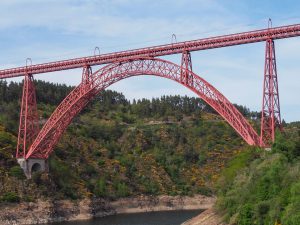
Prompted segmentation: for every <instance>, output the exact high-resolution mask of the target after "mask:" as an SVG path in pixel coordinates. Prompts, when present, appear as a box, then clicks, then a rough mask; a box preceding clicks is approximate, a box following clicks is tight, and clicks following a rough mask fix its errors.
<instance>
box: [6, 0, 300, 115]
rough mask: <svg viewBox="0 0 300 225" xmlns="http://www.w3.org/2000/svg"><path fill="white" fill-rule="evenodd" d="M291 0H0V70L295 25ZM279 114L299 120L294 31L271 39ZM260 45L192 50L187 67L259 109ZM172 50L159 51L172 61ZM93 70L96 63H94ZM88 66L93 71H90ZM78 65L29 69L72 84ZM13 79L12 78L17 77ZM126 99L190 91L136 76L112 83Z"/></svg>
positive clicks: (298, 48) (297, 6) (299, 6)
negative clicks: (59, 69) (51, 69)
mask: <svg viewBox="0 0 300 225" xmlns="http://www.w3.org/2000/svg"><path fill="white" fill-rule="evenodd" d="M299 11H300V2H299V1H296V0H294V1H289V0H286V1H278V0H273V1H263V0H260V1H259V0H258V1H256V0H252V1H251V0H249V1H241V0H239V1H238V0H232V1H229V0H219V1H217V0H177V1H174V0H159V1H155V0H152V1H150V0H85V1H83V0H72V1H71V0H43V1H40V0H1V1H0V32H1V35H0V49H1V51H0V68H2V69H3V68H10V67H15V66H22V65H24V64H25V60H26V58H27V57H30V58H31V59H32V62H33V63H42V62H47V61H55V60H60V59H67V58H73V57H80V56H86V55H93V54H94V48H95V47H96V46H98V47H99V48H100V52H101V53H107V52H113V51H118V50H126V49H131V48H138V47H144V46H151V45H157V44H165V43H170V42H171V36H172V34H176V36H177V41H184V40H190V39H198V38H203V37H209V36H215V35H222V34H229V33H235V32H242V31H248V30H254V29H261V28H265V27H266V26H267V20H268V18H272V21H273V26H280V25H287V24H294V23H300V16H299ZM275 44H276V53H277V66H278V76H279V78H278V79H279V85H280V86H279V89H280V90H279V91H280V103H281V110H282V117H283V118H284V119H285V120H286V121H295V120H300V100H299V96H300V82H299V81H300V74H299V73H300V64H299V58H300V54H299V52H300V37H299V38H291V39H285V40H277V41H276V42H275ZM264 51H265V44H264V43H256V44H250V45H242V46H235V47H228V48H222V49H213V50H208V51H201V52H193V53H192V60H193V69H194V72H195V73H197V74H198V75H200V76H201V77H203V78H204V79H206V80H207V81H209V82H210V83H211V84H213V85H214V86H215V87H216V88H217V89H219V90H220V91H221V92H222V93H223V94H224V95H225V96H226V97H227V98H228V99H229V100H230V101H231V102H234V103H238V104H241V105H245V106H247V107H249V108H250V109H252V110H261V100H262V81H263V69H264V68H263V67H264ZM180 57H181V56H180V55H173V56H168V57H165V59H168V60H171V61H173V62H176V63H179V62H180ZM95 69H96V68H95ZM95 69H94V70H95ZM80 77H81V70H69V71H63V72H57V73H49V74H41V75H36V77H35V78H36V79H42V80H47V81H51V82H56V83H66V84H70V85H77V84H79V83H80ZM17 80H20V79H17ZM110 89H113V90H117V91H121V92H123V93H124V94H125V96H126V97H127V98H129V99H133V98H143V97H147V98H152V97H159V96H161V95H165V94H180V95H189V96H194V95H193V93H191V92H190V91H189V90H187V89H186V88H184V87H181V86H180V85H179V84H177V83H175V82H172V81H169V80H165V79H162V78H154V77H143V76H141V77H136V78H130V79H127V80H123V81H121V82H119V83H117V84H114V85H113V86H111V87H110Z"/></svg>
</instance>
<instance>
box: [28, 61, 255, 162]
mask: <svg viewBox="0 0 300 225" xmlns="http://www.w3.org/2000/svg"><path fill="white" fill-rule="evenodd" d="M182 70H185V68H182V67H181V66H178V65H176V64H174V63H171V62H168V61H165V60H162V59H153V58H139V59H136V60H129V61H124V62H118V63H114V64H110V65H107V66H105V67H103V68H101V69H100V70H98V71H96V72H95V73H93V74H92V75H91V79H90V81H89V83H88V85H86V83H81V84H80V85H79V86H78V87H76V88H75V89H74V90H73V91H72V92H71V93H70V94H69V95H68V96H67V97H66V98H65V99H64V100H63V101H62V102H61V103H60V105H59V106H58V107H57V109H56V110H55V111H54V112H53V114H52V115H51V116H50V118H49V119H48V121H47V122H46V123H45V125H44V126H43V128H42V129H41V131H40V133H39V134H38V136H37V138H36V139H35V141H34V142H33V144H32V145H31V147H30V149H29V151H28V153H27V154H26V159H28V158H43V159H46V158H48V157H49V155H50V154H51V152H52V151H53V147H54V146H55V144H56V143H57V142H58V140H59V138H60V137H61V135H62V133H63V132H64V130H65V129H66V128H67V126H68V125H69V124H70V123H71V121H72V119H73V118H74V117H75V116H76V115H77V114H78V113H79V112H80V111H81V110H82V109H83V108H84V107H85V105H86V104H87V103H88V102H89V101H90V100H91V99H92V98H93V97H95V96H96V95H97V94H98V93H99V92H101V91H102V90H104V89H105V88H107V87H108V86H110V85H112V84H114V83H115V82H118V81H120V80H122V79H125V78H129V77H132V76H139V75H154V76H159V77H164V78H168V79H171V80H174V81H176V82H178V83H180V84H182V85H184V86H186V87H187V88H189V89H190V90H192V91H193V92H195V93H196V94H197V95H198V96H199V97H200V98H202V99H203V100H204V101H205V102H207V103H208V104H209V105H210V106H211V107H212V108H214V109H215V110H216V111H217V112H218V113H219V114H220V115H221V116H222V117H223V118H224V119H225V120H226V121H227V122H228V123H229V124H230V125H231V126H232V127H233V128H234V129H235V130H236V131H237V133H239V135H240V136H241V137H242V138H243V139H244V140H245V141H246V142H247V143H248V144H249V145H259V142H260V139H259V136H258V135H257V133H256V132H255V131H254V129H253V128H252V126H251V125H250V124H249V123H248V121H247V120H246V119H245V118H244V117H243V115H242V114H241V113H240V112H239V111H238V110H237V109H236V108H235V107H234V106H233V105H232V104H231V103H230V102H229V101H228V100H227V99H226V97H225V96H223V95H222V94H221V93H220V92H219V91H218V90H217V89H216V88H214V87H213V86H212V85H211V84H209V83H208V82H207V81H205V80H204V79H202V78H201V77H199V76H197V75H196V74H194V73H193V72H191V71H189V72H188V73H189V74H190V75H191V76H192V77H193V86H191V85H190V83H189V82H187V83H182V80H181V73H182ZM186 72H187V71H185V73H186ZM86 87H89V88H86Z"/></svg>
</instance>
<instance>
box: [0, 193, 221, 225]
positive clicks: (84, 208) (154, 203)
mask: <svg viewBox="0 0 300 225" xmlns="http://www.w3.org/2000/svg"><path fill="white" fill-rule="evenodd" d="M214 202H215V198H214V197H206V196H202V195H195V196H193V197H182V196H175V197H171V196H158V197H154V196H139V197H129V198H121V199H119V200H116V201H109V200H106V199H102V198H97V199H83V200H80V201H79V200H78V201H70V200H60V201H37V202H31V203H20V204H12V203H10V204H6V205H2V206H0V224H1V225H22V224H42V223H49V222H59V221H72V220H86V219H91V218H94V217H103V216H107V215H114V214H120V213H136V212H149V211H167V210H190V209H208V208H211V207H212V205H213V204H214Z"/></svg>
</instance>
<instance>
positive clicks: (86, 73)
mask: <svg viewBox="0 0 300 225" xmlns="http://www.w3.org/2000/svg"><path fill="white" fill-rule="evenodd" d="M91 75H92V68H91V67H90V66H89V65H86V66H85V67H83V71H82V78H81V84H82V93H84V92H85V91H86V90H89V89H90V85H91Z"/></svg>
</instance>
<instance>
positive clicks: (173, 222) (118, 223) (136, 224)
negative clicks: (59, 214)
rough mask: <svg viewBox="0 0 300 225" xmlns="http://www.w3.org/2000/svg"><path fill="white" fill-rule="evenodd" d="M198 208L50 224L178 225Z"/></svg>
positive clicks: (196, 213) (197, 212)
mask: <svg viewBox="0 0 300 225" xmlns="http://www.w3.org/2000/svg"><path fill="white" fill-rule="evenodd" d="M200 212H201V211H200V210H184V211H168V212H148V213H134V214H120V215H115V216H107V217H103V218H97V219H93V220H88V221H81V222H61V223H52V224H51V225H180V224H181V223H183V222H184V221H186V220H188V219H190V218H192V217H194V216H196V215H198V214H199V213H200Z"/></svg>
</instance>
